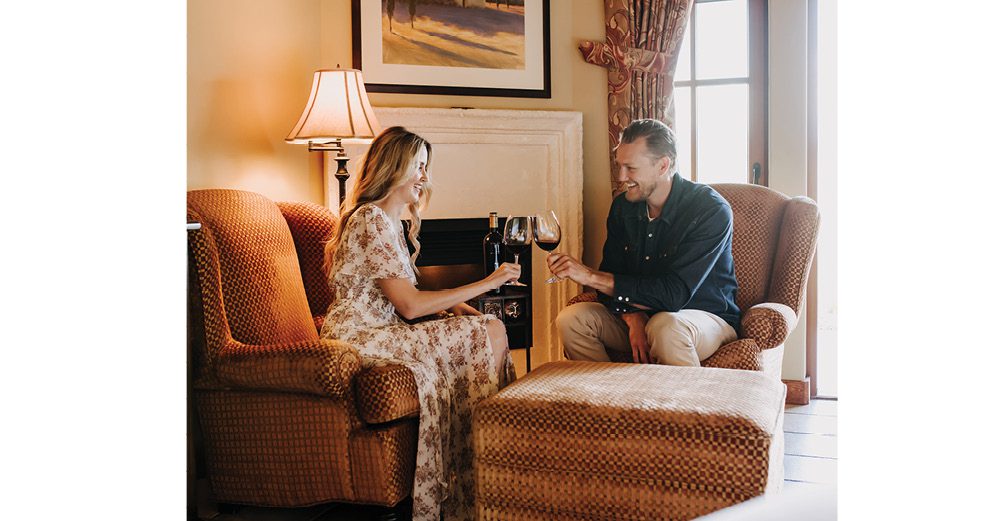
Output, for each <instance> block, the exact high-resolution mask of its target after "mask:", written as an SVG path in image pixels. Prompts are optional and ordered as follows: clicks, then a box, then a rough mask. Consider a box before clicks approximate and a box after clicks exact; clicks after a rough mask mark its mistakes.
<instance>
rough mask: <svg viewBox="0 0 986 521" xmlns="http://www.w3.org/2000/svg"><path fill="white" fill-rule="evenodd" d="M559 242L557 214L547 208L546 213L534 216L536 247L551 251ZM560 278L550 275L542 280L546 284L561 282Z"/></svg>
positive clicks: (559, 230)
mask: <svg viewBox="0 0 986 521" xmlns="http://www.w3.org/2000/svg"><path fill="white" fill-rule="evenodd" d="M560 242H561V225H560V224H559V223H558V216H556V215H555V212H553V211H551V210H548V213H546V214H545V213H539V214H537V215H535V216H534V243H535V244H537V245H538V248H541V249H542V250H544V251H546V252H548V253H551V252H552V251H553V250H554V249H555V248H557V247H558V244H559V243H560ZM561 280H562V279H559V278H558V277H555V276H552V277H550V278H549V279H548V280H546V281H544V282H545V283H547V284H553V283H555V282H561Z"/></svg>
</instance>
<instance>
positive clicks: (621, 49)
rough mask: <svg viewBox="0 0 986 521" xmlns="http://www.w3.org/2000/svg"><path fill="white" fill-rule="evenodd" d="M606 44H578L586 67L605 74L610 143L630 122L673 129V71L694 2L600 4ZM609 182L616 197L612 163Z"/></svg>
mask: <svg viewBox="0 0 986 521" xmlns="http://www.w3.org/2000/svg"><path fill="white" fill-rule="evenodd" d="M603 1H604V2H605V5H606V43H600V42H592V41H584V42H582V43H580V44H579V51H581V52H582V56H583V58H585V61H587V62H589V63H592V64H595V65H599V66H602V67H606V68H607V69H608V71H609V142H610V149H614V148H616V145H617V143H618V142H619V137H620V131H621V130H623V128H624V127H626V126H627V125H628V124H629V123H630V121H632V120H634V119H641V118H654V119H659V120H661V121H663V122H664V123H667V124H668V125H669V126H671V128H674V69H675V66H676V65H677V63H678V53H679V52H680V51H681V42H682V41H683V40H684V36H685V25H686V24H687V23H688V15H689V13H691V8H692V0H603ZM610 154H611V157H610V159H611V161H610V164H611V172H610V176H611V177H610V181H611V182H612V186H613V195H614V196H615V195H616V194H618V193H619V191H620V187H619V184H618V183H617V182H616V176H617V171H616V164H615V157H612V154H613V152H611V153H610Z"/></svg>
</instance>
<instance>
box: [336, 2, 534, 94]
mask: <svg viewBox="0 0 986 521" xmlns="http://www.w3.org/2000/svg"><path fill="white" fill-rule="evenodd" d="M449 2H450V0H437V2H435V1H433V0H353V1H352V6H353V10H352V24H353V68H356V69H360V70H361V71H363V81H364V83H365V85H366V90H367V91H368V92H390V93H403V94H445V95H456V96H502V97H515V98H550V97H551V52H550V49H551V47H550V33H549V20H550V18H549V2H550V0H509V1H507V0H503V1H501V2H499V5H497V4H498V2H496V1H491V0H454V2H451V3H449ZM480 4H481V5H480ZM463 5H468V6H467V7H464V6H463ZM390 7H392V8H393V10H392V11H388V8H390ZM415 23H417V26H416V27H412V26H414V24H415Z"/></svg>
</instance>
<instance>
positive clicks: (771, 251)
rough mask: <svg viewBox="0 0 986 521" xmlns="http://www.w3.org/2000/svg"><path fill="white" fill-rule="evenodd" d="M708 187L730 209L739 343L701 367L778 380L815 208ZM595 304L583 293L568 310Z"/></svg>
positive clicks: (761, 190) (765, 192) (766, 192)
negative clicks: (754, 373)
mask: <svg viewBox="0 0 986 521" xmlns="http://www.w3.org/2000/svg"><path fill="white" fill-rule="evenodd" d="M712 187H713V188H715V190H716V191H717V192H719V193H720V194H722V196H723V197H725V198H726V200H727V201H729V204H730V205H731V206H732V207H733V260H734V262H735V263H736V282H737V283H738V285H739V291H738V292H737V295H736V304H737V305H738V306H739V308H740V312H741V324H740V331H739V332H738V333H739V339H738V340H736V341H735V342H731V343H729V344H726V345H724V346H722V347H720V348H719V350H718V351H716V353H715V354H714V355H712V356H710V357H709V358H707V359H705V360H703V361H702V366H704V367H724V368H729V369H748V370H753V371H764V372H766V373H767V374H769V375H772V376H775V377H776V378H777V379H778V380H779V379H780V378H781V362H782V359H783V357H784V341H785V340H787V337H788V335H789V334H790V333H791V331H792V330H793V329H794V326H796V325H797V323H798V317H799V316H800V315H801V310H802V307H803V305H804V300H805V289H806V288H807V286H808V272H809V271H810V269H811V261H812V258H813V257H814V255H815V244H816V240H817V237H818V224H819V218H820V217H819V213H818V207H817V206H816V205H815V202H814V201H812V200H811V199H808V198H807V197H793V198H791V197H788V196H786V195H784V194H782V193H780V192H777V191H775V190H771V189H770V188H766V187H762V186H757V185H748V184H731V183H724V184H713V185H712ZM595 300H596V294H595V293H593V292H590V293H583V294H581V295H578V296H576V297H575V298H573V299H572V300H570V301H569V304H570V305H571V304H574V303H576V302H586V301H595ZM614 354H615V353H611V355H614ZM624 361H629V360H624Z"/></svg>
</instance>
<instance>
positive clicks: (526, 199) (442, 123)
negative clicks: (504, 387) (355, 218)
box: [325, 107, 582, 366]
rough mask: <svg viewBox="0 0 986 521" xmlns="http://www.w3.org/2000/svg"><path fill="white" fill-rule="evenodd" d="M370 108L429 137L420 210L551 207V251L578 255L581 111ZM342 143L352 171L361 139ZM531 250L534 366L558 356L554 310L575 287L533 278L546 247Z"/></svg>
mask: <svg viewBox="0 0 986 521" xmlns="http://www.w3.org/2000/svg"><path fill="white" fill-rule="evenodd" d="M374 112H376V115H377V118H378V119H379V120H380V123H381V125H383V126H384V127H389V126H395V125H401V126H404V127H407V129H408V130H411V131H412V132H416V133H418V134H420V135H421V136H423V137H424V138H425V139H427V140H428V141H430V142H431V144H432V147H433V150H434V158H433V160H432V182H433V184H434V195H433V197H432V200H431V204H430V205H429V207H428V208H427V209H426V210H425V211H424V212H422V218H425V219H452V218H463V217H485V216H486V215H488V214H489V212H491V211H496V212H498V213H499V214H500V217H501V218H505V217H506V216H507V215H508V214H522V215H531V214H533V213H535V212H538V211H544V210H554V211H555V213H556V214H557V216H558V220H559V221H560V222H561V226H562V241H561V244H560V245H559V248H558V250H556V251H559V252H565V253H568V254H570V255H572V256H574V257H576V258H581V257H582V113H580V112H562V111H535V110H486V109H433V108H417V107H415V108H411V107H403V108H388V107H379V108H375V109H374ZM346 148H347V151H348V152H349V155H350V156H351V157H353V158H354V161H353V162H352V166H351V168H350V171H351V172H352V173H354V174H355V173H356V172H357V171H358V169H359V167H360V162H361V159H362V155H363V153H364V152H365V151H366V145H362V146H357V145H347V147H346ZM327 163H332V162H331V161H327ZM332 166H333V168H334V163H333V164H332ZM326 177H327V178H329V179H330V180H331V181H332V182H330V183H327V185H326V194H325V195H326V196H325V200H326V201H334V200H336V199H337V194H336V193H335V187H334V186H332V185H333V184H334V183H335V178H334V177H332V176H326ZM353 177H355V175H354V176H353ZM352 180H353V179H352V178H351V179H350V183H352ZM350 188H351V186H350ZM476 247H477V248H479V247H480V245H478V244H477V245H476ZM533 255H534V258H533V265H534V268H533V271H534V272H533V273H532V278H533V281H534V283H533V285H532V286H533V287H532V290H533V307H534V315H535V320H534V349H533V350H532V353H531V358H532V363H533V365H534V366H537V365H539V364H541V363H544V362H548V361H553V360H560V359H561V358H562V347H561V341H560V339H559V338H558V334H557V331H556V330H555V328H554V326H553V323H554V318H555V316H557V315H558V312H559V311H561V309H562V308H563V307H564V306H565V303H566V302H567V301H568V300H569V299H570V298H572V297H573V296H575V295H576V294H578V292H579V291H580V288H579V287H578V286H577V285H576V284H574V283H572V282H562V283H558V284H544V283H542V282H539V281H543V280H544V279H546V278H547V277H548V276H549V273H548V271H547V268H546V266H545V264H544V258H545V256H546V254H545V253H544V252H542V251H540V250H539V249H537V247H534V253H533Z"/></svg>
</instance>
